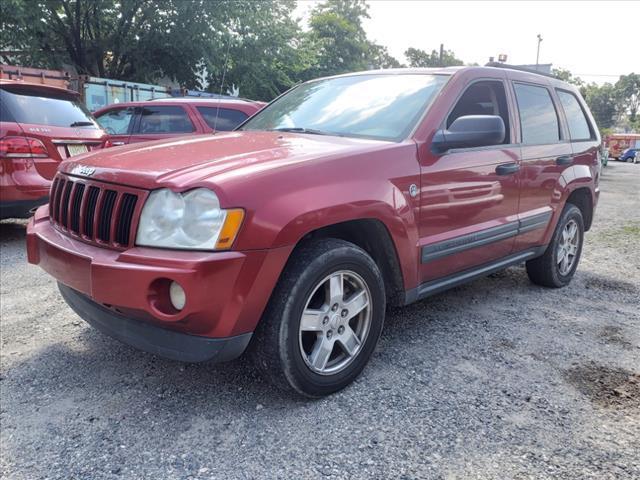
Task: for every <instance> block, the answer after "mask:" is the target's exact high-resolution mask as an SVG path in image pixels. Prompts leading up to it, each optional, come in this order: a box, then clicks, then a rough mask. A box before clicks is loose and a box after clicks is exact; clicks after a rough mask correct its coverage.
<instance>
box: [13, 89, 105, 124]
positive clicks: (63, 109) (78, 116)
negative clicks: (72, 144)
mask: <svg viewBox="0 0 640 480" xmlns="http://www.w3.org/2000/svg"><path fill="white" fill-rule="evenodd" d="M0 102H1V103H2V109H3V110H5V109H6V111H7V114H8V116H10V117H13V119H14V121H16V122H18V123H27V124H34V125H50V126H53V127H94V128H97V126H98V125H97V124H96V122H95V120H94V119H93V117H92V116H91V113H89V110H87V108H86V107H85V106H84V105H83V104H82V103H80V101H79V100H78V99H77V98H76V97H75V96H74V95H65V94H64V93H62V92H61V93H55V92H51V93H49V92H44V91H39V90H35V89H34V90H30V89H25V88H19V89H12V88H10V87H9V88H7V87H5V88H2V89H1V90H0ZM3 117H4V115H3Z"/></svg>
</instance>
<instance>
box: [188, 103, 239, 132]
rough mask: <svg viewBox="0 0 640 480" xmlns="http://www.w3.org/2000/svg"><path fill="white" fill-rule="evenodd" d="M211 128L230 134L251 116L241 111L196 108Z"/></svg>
mask: <svg viewBox="0 0 640 480" xmlns="http://www.w3.org/2000/svg"><path fill="white" fill-rule="evenodd" d="M196 108H197V109H198V112H200V115H202V118H203V119H204V121H205V122H206V123H207V125H209V127H210V128H212V129H213V130H216V131H220V132H229V131H231V130H233V129H234V128H236V127H237V126H238V125H240V124H241V123H242V122H244V121H245V120H246V119H247V118H248V117H249V115H247V114H246V113H244V112H241V111H240V110H233V109H231V108H218V107H196Z"/></svg>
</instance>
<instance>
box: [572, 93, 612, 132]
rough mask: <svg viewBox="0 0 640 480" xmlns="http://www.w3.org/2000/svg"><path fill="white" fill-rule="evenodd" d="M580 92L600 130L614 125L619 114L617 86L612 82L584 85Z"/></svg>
mask: <svg viewBox="0 0 640 480" xmlns="http://www.w3.org/2000/svg"><path fill="white" fill-rule="evenodd" d="M580 92H581V93H582V96H583V97H584V99H585V101H586V102H587V105H589V109H590V110H591V114H592V115H593V118H594V119H595V121H596V124H597V125H598V128H599V129H600V130H603V129H607V128H611V127H613V125H614V124H615V122H616V117H617V115H618V103H617V92H616V88H615V87H614V86H613V85H611V84H610V83H605V84H604V85H602V86H600V85H597V84H595V83H591V84H588V85H583V86H582V87H581V88H580Z"/></svg>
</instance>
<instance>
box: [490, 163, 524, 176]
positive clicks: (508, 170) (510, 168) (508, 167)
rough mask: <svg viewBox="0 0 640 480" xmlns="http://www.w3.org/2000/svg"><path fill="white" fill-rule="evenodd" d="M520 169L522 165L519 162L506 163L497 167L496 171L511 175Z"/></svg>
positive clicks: (500, 173)
mask: <svg viewBox="0 0 640 480" xmlns="http://www.w3.org/2000/svg"><path fill="white" fill-rule="evenodd" d="M518 170H520V165H518V164H517V163H504V164H502V165H498V166H497V167H496V173H497V174H498V175H511V174H512V173H516V172H517V171H518Z"/></svg>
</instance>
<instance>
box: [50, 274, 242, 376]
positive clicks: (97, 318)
mask: <svg viewBox="0 0 640 480" xmlns="http://www.w3.org/2000/svg"><path fill="white" fill-rule="evenodd" d="M58 288H59V289H60V293H62V297H63V298H64V299H65V301H66V302H67V304H68V305H69V306H70V307H71V308H72V309H73V311H74V312H76V313H77V314H78V315H80V317H82V319H83V320H85V321H86V322H87V323H89V324H90V325H92V326H93V327H95V328H97V329H98V330H100V331H101V332H102V333H105V334H106V335H109V336H110V337H113V338H115V339H116V340H119V341H121V342H123V343H126V344H127V345H131V346H132V347H135V348H137V349H140V350H143V351H145V352H149V353H153V354H155V355H159V356H161V357H165V358H169V359H171V360H178V361H181V362H190V363H191V362H205V361H209V360H212V361H216V362H224V361H228V360H233V359H234V358H237V357H239V356H240V355H241V354H242V352H244V350H245V349H246V348H247V345H248V344H249V340H251V335H252V334H251V333H245V334H243V335H238V336H236V337H227V338H209V337H200V336H197V335H188V334H185V333H180V332H175V331H173V330H168V329H166V328H162V327H158V326H156V325H152V324H150V323H145V322H141V321H139V320H134V319H131V318H127V317H124V316H122V315H119V314H117V313H115V312H113V311H111V310H109V309H108V308H106V307H103V306H102V305H100V304H98V303H95V302H94V301H92V300H91V299H90V298H88V297H87V296H85V295H83V294H82V293H79V292H77V291H75V290H73V289H72V288H69V287H67V286H65V285H63V284H61V283H58Z"/></svg>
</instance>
